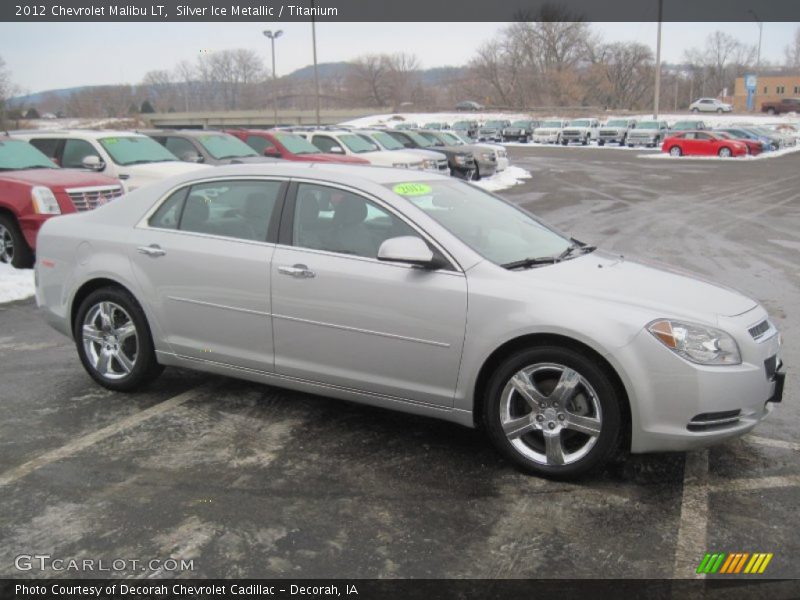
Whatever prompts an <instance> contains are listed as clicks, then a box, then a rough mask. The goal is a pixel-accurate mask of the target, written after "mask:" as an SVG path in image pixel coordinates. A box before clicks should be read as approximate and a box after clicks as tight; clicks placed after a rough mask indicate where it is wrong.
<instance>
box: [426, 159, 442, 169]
mask: <svg viewBox="0 0 800 600" xmlns="http://www.w3.org/2000/svg"><path fill="white" fill-rule="evenodd" d="M422 168H423V169H437V170H438V169H439V164H438V163H437V162H436V161H435V160H426V161H423V163H422Z"/></svg>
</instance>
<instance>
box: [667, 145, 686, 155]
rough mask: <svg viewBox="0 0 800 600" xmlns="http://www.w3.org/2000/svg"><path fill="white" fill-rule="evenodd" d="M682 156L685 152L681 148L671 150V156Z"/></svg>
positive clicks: (675, 147) (674, 147)
mask: <svg viewBox="0 0 800 600" xmlns="http://www.w3.org/2000/svg"><path fill="white" fill-rule="evenodd" d="M681 154H683V151H682V150H681V148H680V146H673V147H672V148H670V149H669V155H670V156H680V155H681Z"/></svg>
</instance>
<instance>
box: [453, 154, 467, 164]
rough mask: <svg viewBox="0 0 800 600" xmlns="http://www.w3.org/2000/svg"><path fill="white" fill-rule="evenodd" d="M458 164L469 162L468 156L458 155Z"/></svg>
mask: <svg viewBox="0 0 800 600" xmlns="http://www.w3.org/2000/svg"><path fill="white" fill-rule="evenodd" d="M455 158H456V164H459V165H463V164H465V163H466V162H467V157H466V156H456V157H455Z"/></svg>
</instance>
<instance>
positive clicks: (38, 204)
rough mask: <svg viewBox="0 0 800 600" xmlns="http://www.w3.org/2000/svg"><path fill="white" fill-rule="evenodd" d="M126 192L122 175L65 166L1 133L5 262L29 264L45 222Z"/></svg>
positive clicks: (0, 252) (0, 219) (0, 231)
mask: <svg viewBox="0 0 800 600" xmlns="http://www.w3.org/2000/svg"><path fill="white" fill-rule="evenodd" d="M122 193H123V192H122V185H121V184H120V182H119V180H117V179H112V178H111V177H106V176H105V175H98V174H97V173H94V172H89V171H86V172H85V171H77V170H73V169H62V168H60V167H57V166H56V165H55V164H53V162H52V161H51V160H50V159H49V158H47V157H46V156H45V155H44V154H42V153H41V152H39V151H38V150H37V149H36V148H34V147H33V146H31V145H30V144H29V143H28V142H24V141H22V140H14V139H11V138H8V137H4V136H0V262H4V263H10V264H11V265H12V266H14V267H16V268H18V269H19V268H24V267H30V266H31V265H33V252H34V250H35V249H36V234H37V233H38V232H39V228H40V227H41V226H42V223H44V222H45V221H46V220H47V219H49V218H51V217H54V216H56V215H61V214H66V213H74V212H77V211H83V210H90V209H92V208H96V207H97V206H99V205H100V204H104V203H106V202H108V201H110V200H112V199H114V198H117V197H119V196H121V195H122Z"/></svg>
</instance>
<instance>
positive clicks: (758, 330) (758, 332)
mask: <svg viewBox="0 0 800 600" xmlns="http://www.w3.org/2000/svg"><path fill="white" fill-rule="evenodd" d="M770 329H772V326H771V325H770V324H769V321H768V320H767V319H764V320H763V321H761V323H759V324H758V325H753V326H752V327H751V328H750V329H748V330H747V331H748V332H749V333H750V336H751V337H752V338H753V339H754V340H757V339H758V338H760V337H761V336H762V335H764V334H765V333H767V332H768V331H769V330H770Z"/></svg>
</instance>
